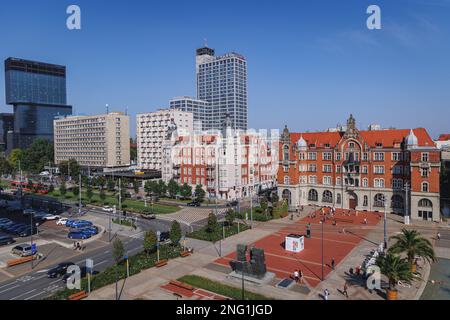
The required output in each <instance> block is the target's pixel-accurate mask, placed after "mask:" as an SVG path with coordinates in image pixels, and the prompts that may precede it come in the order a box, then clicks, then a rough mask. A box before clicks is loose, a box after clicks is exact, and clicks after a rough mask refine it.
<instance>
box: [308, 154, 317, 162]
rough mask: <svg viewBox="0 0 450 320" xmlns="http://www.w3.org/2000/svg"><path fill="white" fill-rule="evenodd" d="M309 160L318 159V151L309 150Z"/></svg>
mask: <svg viewBox="0 0 450 320" xmlns="http://www.w3.org/2000/svg"><path fill="white" fill-rule="evenodd" d="M308 160H317V153H315V152H308Z"/></svg>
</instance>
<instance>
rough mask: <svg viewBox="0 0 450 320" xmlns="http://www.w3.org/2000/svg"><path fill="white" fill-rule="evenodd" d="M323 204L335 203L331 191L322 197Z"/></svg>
mask: <svg viewBox="0 0 450 320" xmlns="http://www.w3.org/2000/svg"><path fill="white" fill-rule="evenodd" d="M322 202H328V203H332V202H333V194H332V193H331V191H329V190H325V191H324V192H323V195H322Z"/></svg>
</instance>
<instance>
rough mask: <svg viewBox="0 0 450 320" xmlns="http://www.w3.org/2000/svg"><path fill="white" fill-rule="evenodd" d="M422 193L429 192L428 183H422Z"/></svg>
mask: <svg viewBox="0 0 450 320" xmlns="http://www.w3.org/2000/svg"><path fill="white" fill-rule="evenodd" d="M422 192H429V184H428V182H422Z"/></svg>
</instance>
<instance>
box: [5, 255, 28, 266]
mask: <svg viewBox="0 0 450 320" xmlns="http://www.w3.org/2000/svg"><path fill="white" fill-rule="evenodd" d="M31 260H33V256H29V257H24V258H19V259H13V260H9V261H8V262H7V263H6V264H7V266H8V267H14V266H17V265H19V264H23V263H27V262H30V261H31Z"/></svg>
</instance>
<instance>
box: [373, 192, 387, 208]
mask: <svg viewBox="0 0 450 320" xmlns="http://www.w3.org/2000/svg"><path fill="white" fill-rule="evenodd" d="M373 200H374V202H373V205H374V207H384V195H383V194H381V193H377V194H376V195H375V197H374V199H373Z"/></svg>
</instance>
